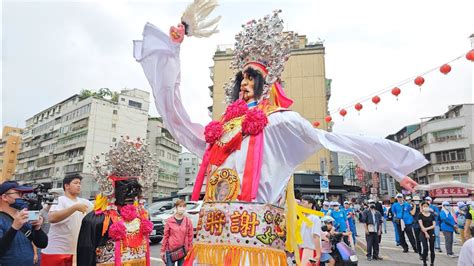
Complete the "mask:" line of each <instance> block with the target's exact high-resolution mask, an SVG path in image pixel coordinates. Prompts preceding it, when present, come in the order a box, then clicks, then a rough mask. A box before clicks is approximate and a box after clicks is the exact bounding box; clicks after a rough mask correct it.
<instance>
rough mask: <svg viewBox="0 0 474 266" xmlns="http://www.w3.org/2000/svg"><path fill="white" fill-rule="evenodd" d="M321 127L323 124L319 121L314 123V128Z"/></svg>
mask: <svg viewBox="0 0 474 266" xmlns="http://www.w3.org/2000/svg"><path fill="white" fill-rule="evenodd" d="M319 125H321V123H319V122H318V121H314V123H313V126H314V127H319Z"/></svg>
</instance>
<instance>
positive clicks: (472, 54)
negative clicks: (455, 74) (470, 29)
mask: <svg viewBox="0 0 474 266" xmlns="http://www.w3.org/2000/svg"><path fill="white" fill-rule="evenodd" d="M466 59H467V60H469V61H471V62H474V49H472V50H471V51H469V52H467V54H466Z"/></svg>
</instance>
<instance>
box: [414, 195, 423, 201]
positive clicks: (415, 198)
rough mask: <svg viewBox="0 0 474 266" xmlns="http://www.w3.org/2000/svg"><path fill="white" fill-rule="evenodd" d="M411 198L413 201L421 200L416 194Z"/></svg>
mask: <svg viewBox="0 0 474 266" xmlns="http://www.w3.org/2000/svg"><path fill="white" fill-rule="evenodd" d="M413 200H414V201H415V200H421V199H420V196H418V195H416V196H413Z"/></svg>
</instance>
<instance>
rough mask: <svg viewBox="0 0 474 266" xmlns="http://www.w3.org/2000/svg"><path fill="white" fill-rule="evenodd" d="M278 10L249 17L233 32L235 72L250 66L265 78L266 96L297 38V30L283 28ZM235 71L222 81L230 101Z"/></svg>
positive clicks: (232, 65) (232, 66)
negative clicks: (260, 15) (264, 14)
mask: <svg viewBox="0 0 474 266" xmlns="http://www.w3.org/2000/svg"><path fill="white" fill-rule="evenodd" d="M278 13H281V10H275V11H273V15H267V16H265V17H264V18H263V19H259V20H258V21H255V20H251V21H249V22H248V23H247V24H245V25H242V28H243V30H242V31H241V32H240V33H238V34H237V35H236V36H235V41H236V42H235V47H234V51H233V59H232V63H231V68H232V69H234V72H235V73H237V72H238V71H241V70H243V69H245V68H246V67H248V66H252V68H254V69H255V70H257V71H259V72H260V73H261V74H262V76H263V77H264V78H265V85H264V90H263V94H262V95H263V96H262V97H263V98H268V97H269V89H270V88H271V87H272V85H273V84H274V83H275V82H277V81H278V79H279V78H280V77H281V73H282V72H283V70H284V64H285V62H286V61H287V60H288V58H289V57H290V52H291V48H292V47H293V45H294V44H295V43H296V42H297V41H298V34H296V33H293V32H283V20H281V19H280V18H279V17H278ZM234 82H235V75H234V77H233V78H232V79H231V80H230V82H228V83H226V84H224V89H225V94H226V102H227V104H229V103H231V101H232V96H231V95H232V89H233V84H234Z"/></svg>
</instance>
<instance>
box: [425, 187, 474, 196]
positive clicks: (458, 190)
mask: <svg viewBox="0 0 474 266" xmlns="http://www.w3.org/2000/svg"><path fill="white" fill-rule="evenodd" d="M471 193H472V190H470V189H467V188H462V187H450V188H438V189H433V190H430V196H431V197H466V196H469V195H470V194H471Z"/></svg>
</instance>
